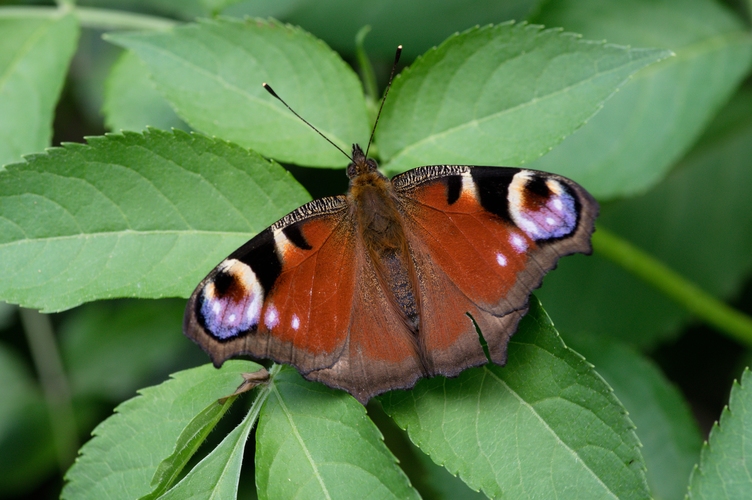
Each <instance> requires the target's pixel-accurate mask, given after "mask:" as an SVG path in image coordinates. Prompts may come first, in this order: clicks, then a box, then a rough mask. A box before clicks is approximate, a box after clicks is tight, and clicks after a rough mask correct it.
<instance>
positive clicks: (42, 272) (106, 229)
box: [0, 130, 309, 311]
mask: <svg viewBox="0 0 752 500" xmlns="http://www.w3.org/2000/svg"><path fill="white" fill-rule="evenodd" d="M308 199H309V197H308V195H307V193H306V192H305V190H304V189H303V188H302V187H301V186H300V185H299V184H298V183H297V182H296V181H295V180H294V179H293V178H292V176H291V175H290V174H289V173H287V172H285V171H284V169H282V168H281V167H280V166H279V165H277V164H274V163H269V162H268V161H266V160H264V159H263V158H261V157H260V156H259V155H257V154H255V153H252V152H250V151H248V150H245V149H243V148H241V147H239V146H235V145H232V144H229V143H226V142H222V141H219V140H214V139H208V138H206V137H203V136H200V135H189V134H186V133H184V132H179V131H176V132H175V133H169V132H162V131H158V130H151V131H149V132H147V133H145V134H136V133H125V134H124V135H115V134H113V135H108V136H106V137H99V138H90V140H89V144H88V145H80V144H68V145H66V146H65V147H64V148H58V149H52V150H50V151H48V152H47V153H45V154H39V155H34V156H31V157H29V158H27V161H26V163H23V164H16V165H10V166H8V167H7V171H6V172H4V173H3V175H2V176H1V177H0V275H2V276H3V280H2V281H1V282H0V297H2V299H3V300H6V301H8V302H16V303H21V304H23V305H25V306H26V307H34V308H39V309H43V310H45V311H56V310H61V309H66V308H70V307H73V306H75V305H78V304H80V303H82V302H85V301H88V300H96V299H103V298H111V297H141V298H159V297H165V296H182V297H187V296H188V295H189V294H190V292H191V291H192V290H193V288H194V287H195V286H196V284H197V283H198V282H199V281H200V280H201V278H202V277H203V276H204V275H205V274H206V273H208V272H209V270H211V268H212V267H214V266H215V265H216V264H217V263H219V262H220V261H221V260H222V259H223V258H224V257H226V256H227V255H228V254H229V253H230V252H231V251H232V250H234V249H235V248H237V247H238V246H240V245H241V244H242V243H244V242H245V241H246V240H247V239H248V238H249V237H250V236H252V235H253V234H254V233H256V232H258V231H261V230H262V229H264V228H265V227H267V226H268V225H269V224H271V223H272V222H274V220H276V219H277V218H279V217H281V216H282V215H284V214H285V213H287V212H289V211H291V210H293V209H295V208H297V207H298V206H299V205H301V204H302V203H304V202H306V201H308Z"/></svg>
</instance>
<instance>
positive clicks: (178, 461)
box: [141, 396, 256, 500]
mask: <svg viewBox="0 0 752 500" xmlns="http://www.w3.org/2000/svg"><path fill="white" fill-rule="evenodd" d="M235 399H237V396H230V397H228V398H227V399H224V400H220V401H221V402H220V401H212V402H211V403H209V406H207V407H206V408H204V409H203V410H202V411H201V412H200V413H199V414H198V415H196V416H195V417H194V418H193V420H191V421H190V423H189V424H188V425H187V426H186V427H185V429H183V432H182V433H181V434H180V436H178V439H177V442H176V444H175V451H173V453H172V455H170V456H169V457H167V458H165V459H164V460H163V461H162V463H161V464H159V467H157V471H156V472H155V473H154V477H153V478H152V481H151V485H152V486H153V487H154V489H153V490H152V491H151V493H149V494H148V495H144V496H143V497H141V500H151V499H156V498H160V496H161V495H162V494H163V493H164V492H165V491H166V490H167V489H168V488H169V487H170V486H171V485H172V483H173V482H174V481H175V479H177V477H178V476H179V475H180V473H181V472H182V470H183V468H184V467H185V466H186V464H187V463H188V460H190V459H191V457H192V456H193V454H194V453H196V451H197V450H198V448H199V447H200V446H201V445H202V444H203V442H204V440H205V439H206V437H207V436H208V435H209V433H210V432H211V431H212V430H214V427H215V426H216V425H217V423H218V422H219V421H220V420H221V419H222V417H223V416H224V415H225V413H227V410H229V409H230V406H232V403H233V402H235ZM255 404H256V402H254V405H255ZM249 415H250V413H249ZM246 420H248V417H246ZM251 422H255V418H253V420H251ZM252 425H253V424H252V423H251V424H250V426H249V430H250V427H251V426H252ZM239 427H242V424H241V426H239ZM235 432H237V429H236V430H235V431H233V434H234V433H235ZM247 436H248V435H247V433H246V434H245V437H243V441H242V442H243V443H245V439H246V437H247ZM228 438H229V436H228ZM225 441H227V438H226V439H225ZM223 444H224V442H223ZM222 446H223V445H220V448H221V447H222ZM241 450H242V448H241ZM216 452H217V450H215V451H214V452H213V453H216ZM241 456H242V453H241ZM199 467H200V466H197V468H196V469H194V470H193V471H192V472H191V473H195V474H198V472H197V469H199ZM199 470H200V469H199ZM194 471H195V472H194ZM238 472H240V470H239V466H238ZM181 488H183V486H181ZM181 488H176V490H181ZM171 493H174V492H171ZM183 498H185V497H183Z"/></svg>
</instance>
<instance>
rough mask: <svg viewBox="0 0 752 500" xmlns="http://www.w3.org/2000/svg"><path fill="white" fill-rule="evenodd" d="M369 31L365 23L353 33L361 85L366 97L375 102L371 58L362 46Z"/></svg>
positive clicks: (376, 99) (369, 28)
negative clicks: (356, 32)
mask: <svg viewBox="0 0 752 500" xmlns="http://www.w3.org/2000/svg"><path fill="white" fill-rule="evenodd" d="M370 31H371V27H370V26H368V25H366V26H363V27H362V28H360V31H358V34H357V35H355V56H356V57H357V59H358V67H359V68H360V77H361V79H362V80H363V87H364V88H365V91H366V92H365V93H366V99H369V100H370V101H371V102H373V103H375V102H376V101H378V97H377V96H378V93H377V92H378V90H377V87H376V74H375V73H374V71H373V66H372V65H371V60H370V59H368V54H367V53H366V49H365V48H364V47H363V43H364V42H365V39H366V35H367V34H368V33H369V32H370Z"/></svg>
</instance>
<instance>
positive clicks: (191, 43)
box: [108, 19, 369, 167]
mask: <svg viewBox="0 0 752 500" xmlns="http://www.w3.org/2000/svg"><path fill="white" fill-rule="evenodd" d="M108 39H109V40H111V41H113V42H115V43H117V44H119V45H122V46H124V47H127V48H129V49H131V50H133V51H134V52H135V53H136V54H138V56H139V57H140V58H141V60H142V61H144V62H145V63H146V65H147V66H148V68H149V71H150V74H151V77H152V79H153V80H154V82H155V83H156V85H157V89H159V91H160V92H161V93H162V94H163V95H164V96H165V97H166V98H167V100H168V101H169V102H170V103H171V105H172V107H173V108H174V109H175V110H176V112H177V113H178V115H180V117H181V118H183V119H184V120H185V121H186V122H187V123H188V124H189V125H190V126H191V127H193V128H194V129H196V130H200V131H201V132H204V133H206V134H209V135H216V136H218V137H221V138H223V139H227V140H230V141H233V142H235V143H237V144H240V145H243V146H246V147H250V148H253V149H254V150H256V151H258V152H259V153H261V154H263V155H265V156H268V157H271V158H275V159H277V160H279V161H285V162H290V163H295V164H299V165H309V166H318V167H331V166H345V165H346V164H347V159H346V158H345V157H344V156H343V155H342V153H340V152H339V151H337V150H336V149H334V148H333V147H332V146H331V145H330V144H328V143H327V142H326V141H324V140H323V139H322V138H321V137H319V136H318V135H317V134H316V133H315V132H313V131H312V130H311V129H310V128H309V127H308V126H307V125H306V124H305V123H303V122H302V121H301V120H300V119H298V118H297V117H295V115H293V114H292V113H290V111H289V110H287V109H286V108H285V107H284V106H283V105H282V104H281V103H280V102H278V101H277V100H276V99H274V98H273V97H272V96H270V95H269V94H268V93H267V92H266V91H265V90H264V89H263V87H262V86H261V84H262V83H264V82H268V83H269V84H270V85H271V86H272V87H273V88H274V89H275V90H276V92H277V93H278V94H279V95H280V96H281V97H282V98H283V99H285V100H286V101H287V102H288V104H290V106H292V107H293V108H294V109H295V110H296V111H297V112H298V113H300V115H301V116H303V117H306V118H307V119H308V120H309V121H311V122H312V123H313V124H314V125H315V126H316V127H317V128H318V129H319V130H320V131H321V132H322V133H323V134H324V135H326V136H327V137H328V138H329V139H331V140H332V141H334V142H335V143H336V144H338V145H339V146H340V147H341V148H342V149H344V150H345V151H348V150H349V149H350V146H351V144H353V143H355V142H365V141H367V140H368V134H369V126H368V118H367V115H366V106H365V98H364V97H363V89H362V88H361V86H360V83H359V82H358V79H357V76H356V75H355V73H354V72H353V71H352V69H350V68H349V67H348V66H347V65H346V64H345V62H344V61H342V59H341V58H340V57H339V55H337V54H336V53H335V52H333V51H332V50H331V49H329V48H328V47H327V46H326V45H325V44H324V43H323V42H321V41H320V40H317V39H315V38H314V37H312V36H311V35H309V34H308V33H306V32H305V31H303V30H301V29H300V28H294V27H290V26H286V25H282V24H280V23H277V22H275V21H263V20H257V19H247V20H245V21H237V20H231V19H219V20H212V21H201V22H200V23H199V24H192V25H187V26H182V27H178V28H175V29H173V30H170V31H165V32H149V33H142V34H118V35H109V37H108Z"/></svg>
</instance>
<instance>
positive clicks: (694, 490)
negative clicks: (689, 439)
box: [688, 369, 752, 500]
mask: <svg viewBox="0 0 752 500" xmlns="http://www.w3.org/2000/svg"><path fill="white" fill-rule="evenodd" d="M751 386H752V374H750V371H749V369H745V370H744V373H743V374H742V378H741V383H739V382H734V386H733V387H732V388H731V396H730V397H729V404H728V407H727V408H725V409H724V410H723V413H722V414H721V420H720V422H718V423H716V425H715V426H714V427H713V429H712V430H711V431H710V437H709V438H708V441H707V442H706V443H705V446H703V449H702V457H701V458H700V463H699V465H698V466H697V467H696V468H695V470H694V471H693V472H692V478H691V479H690V483H689V493H688V498H689V499H691V500H695V499H705V498H707V499H711V498H712V499H714V500H715V499H733V498H745V497H747V496H749V492H750V491H752V465H751V464H752V387H751Z"/></svg>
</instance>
